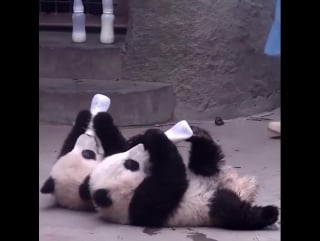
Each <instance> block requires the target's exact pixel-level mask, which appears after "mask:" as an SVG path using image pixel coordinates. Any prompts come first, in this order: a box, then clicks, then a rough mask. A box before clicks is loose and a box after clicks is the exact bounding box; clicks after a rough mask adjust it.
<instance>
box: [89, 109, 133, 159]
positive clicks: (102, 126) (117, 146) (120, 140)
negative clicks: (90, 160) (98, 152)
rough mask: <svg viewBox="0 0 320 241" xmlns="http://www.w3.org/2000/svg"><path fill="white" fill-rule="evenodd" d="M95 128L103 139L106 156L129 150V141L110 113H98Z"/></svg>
mask: <svg viewBox="0 0 320 241" xmlns="http://www.w3.org/2000/svg"><path fill="white" fill-rule="evenodd" d="M93 128H94V130H95V133H96V135H97V137H98V138H99V139H100V141H101V145H102V148H103V151H104V156H105V157H106V156H110V155H113V154H116V153H119V152H124V151H126V150H127V146H128V145H127V141H126V139H125V138H124V136H123V135H122V134H121V132H120V130H119V129H118V127H117V126H116V125H115V124H114V122H113V119H112V117H111V115H110V114H109V113H107V112H100V113H98V114H97V115H96V116H95V117H94V119H93Z"/></svg>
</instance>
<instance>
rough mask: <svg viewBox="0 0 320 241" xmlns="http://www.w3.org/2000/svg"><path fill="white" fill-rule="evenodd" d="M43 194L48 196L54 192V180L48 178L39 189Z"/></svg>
mask: <svg viewBox="0 0 320 241" xmlns="http://www.w3.org/2000/svg"><path fill="white" fill-rule="evenodd" d="M40 192H41V193H43V194H49V193H53V192H54V180H53V178H52V177H49V178H48V179H47V180H46V181H45V182H44V184H43V185H42V187H41V190H40Z"/></svg>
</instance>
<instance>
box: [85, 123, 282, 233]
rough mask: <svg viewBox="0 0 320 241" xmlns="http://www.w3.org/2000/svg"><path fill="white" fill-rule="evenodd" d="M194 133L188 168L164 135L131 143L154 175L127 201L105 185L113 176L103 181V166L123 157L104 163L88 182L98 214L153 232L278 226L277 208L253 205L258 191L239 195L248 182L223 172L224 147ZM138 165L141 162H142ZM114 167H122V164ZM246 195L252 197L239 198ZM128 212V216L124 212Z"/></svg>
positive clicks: (146, 135) (145, 178)
mask: <svg viewBox="0 0 320 241" xmlns="http://www.w3.org/2000/svg"><path fill="white" fill-rule="evenodd" d="M192 129H193V132H194V135H193V136H192V137H191V138H190V139H188V140H187V141H189V142H191V150H190V156H189V163H188V168H187V167H186V165H185V164H184V162H183V160H182V157H181V155H180V154H179V152H178V149H177V147H176V145H175V144H174V143H172V142H171V141H170V140H169V139H168V138H167V137H166V136H165V134H164V133H163V132H162V131H160V130H157V129H149V130H147V131H146V132H145V133H144V134H143V135H139V136H136V137H135V138H134V139H132V140H131V142H130V143H129V146H135V145H137V144H138V143H142V144H143V145H144V148H145V150H146V151H147V152H148V153H149V162H150V165H151V166H150V168H149V171H150V173H149V174H148V175H145V176H143V177H142V179H141V180H142V181H141V182H139V181H138V182H137V185H138V186H137V187H136V188H135V189H134V191H133V192H132V193H131V194H130V193H129V194H130V195H128V199H129V200H123V199H121V200H113V199H112V196H114V195H113V193H110V191H111V190H108V187H109V186H107V187H105V186H103V185H104V184H103V183H106V182H104V181H107V182H108V183H111V182H110V181H109V180H107V179H108V178H110V177H108V176H106V177H105V178H106V179H105V180H103V178H104V177H103V176H100V174H99V172H100V170H99V167H101V166H102V165H103V162H105V163H104V164H106V165H108V163H112V159H114V160H116V159H118V158H119V156H120V155H122V154H117V155H114V156H110V157H109V158H106V159H105V160H104V161H103V162H102V163H101V164H100V165H99V166H98V167H97V168H96V169H95V170H94V171H93V172H92V173H91V175H90V177H88V178H87V180H86V187H87V189H90V192H91V196H92V197H93V201H94V204H95V206H96V207H97V211H98V212H99V213H100V214H101V215H102V216H103V217H105V218H106V219H107V220H109V221H113V222H118V223H124V224H131V225H138V226H152V227H162V226H189V225H195V226H216V227H222V228H227V229H236V230H256V229H262V228H264V227H266V226H268V225H271V224H273V223H275V222H276V221H277V219H278V215H279V212H278V208H277V207H275V206H272V205H269V206H256V205H254V204H253V203H252V202H253V200H252V198H251V196H250V195H251V192H255V187H254V188H253V189H252V190H241V188H246V187H247V186H245V185H243V183H242V182H246V181H247V179H243V180H242V179H241V178H242V177H238V176H237V175H235V174H234V170H231V169H228V168H225V163H224V158H223V157H224V155H223V153H222V151H221V148H220V147H219V145H217V144H216V143H215V142H214V141H213V139H212V138H211V136H210V135H209V134H208V133H207V132H206V131H205V130H203V129H201V128H198V127H192ZM129 158H130V157H129ZM134 161H136V162H138V163H139V160H134ZM119 163H120V162H119ZM141 164H142V163H141V162H140V165H141ZM110 165H118V162H114V164H110ZM119 165H120V168H122V167H121V164H119ZM116 168H118V167H116ZM123 168H124V169H125V167H123ZM118 169H119V168H118ZM188 169H189V170H188ZM105 170H106V169H105ZM115 170H117V169H115ZM135 172H138V170H135ZM229 172H230V173H231V174H229ZM100 173H101V172H100ZM126 175H127V174H126ZM128 175H130V174H128ZM142 175H144V174H142ZM92 178H93V179H92ZM124 179H126V177H125V178H124ZM101 180H102V181H101ZM128 180H130V179H128ZM128 180H127V181H128ZM238 180H239V182H238ZM97 182H100V183H102V185H100V186H99V185H97ZM113 183H114V184H113V185H118V184H117V183H116V182H113ZM119 183H120V177H119ZM129 183H130V182H129ZM129 183H128V185H131V184H129ZM126 185H127V184H126ZM132 185H134V184H132ZM96 188H98V189H96ZM121 188H122V189H121ZM126 188H127V186H123V187H121V184H120V187H117V192H119V193H120V194H121V193H124V191H125V189H126ZM131 188H132V187H131ZM202 188H203V191H202ZM246 191H249V195H242V194H241V192H244V193H246ZM110 195H111V196H110ZM199 196H201V197H199ZM197 198H198V199H199V200H200V201H199V202H197V200H196V199H197ZM193 199H195V200H193ZM118 201H121V202H123V203H124V204H123V205H122V207H121V208H120V209H118V212H116V211H117V210H114V209H116V206H117V202H118ZM126 203H127V204H126ZM125 208H127V209H128V211H123V210H124V209H125ZM120 212H121V213H120Z"/></svg>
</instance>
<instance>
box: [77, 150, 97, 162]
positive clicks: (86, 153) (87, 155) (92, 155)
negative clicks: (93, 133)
mask: <svg viewBox="0 0 320 241" xmlns="http://www.w3.org/2000/svg"><path fill="white" fill-rule="evenodd" d="M81 154H82V156H83V158H85V159H92V160H96V159H97V158H96V153H95V152H94V151H92V150H83V151H82V153H81Z"/></svg>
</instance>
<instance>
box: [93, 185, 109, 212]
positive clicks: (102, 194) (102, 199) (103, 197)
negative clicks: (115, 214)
mask: <svg viewBox="0 0 320 241" xmlns="http://www.w3.org/2000/svg"><path fill="white" fill-rule="evenodd" d="M108 193H109V192H108V190H107V189H98V190H96V191H95V192H94V194H93V200H94V202H95V203H96V204H97V205H98V206H99V207H102V208H105V207H109V206H111V204H112V200H111V199H110V198H109V197H108Z"/></svg>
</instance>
